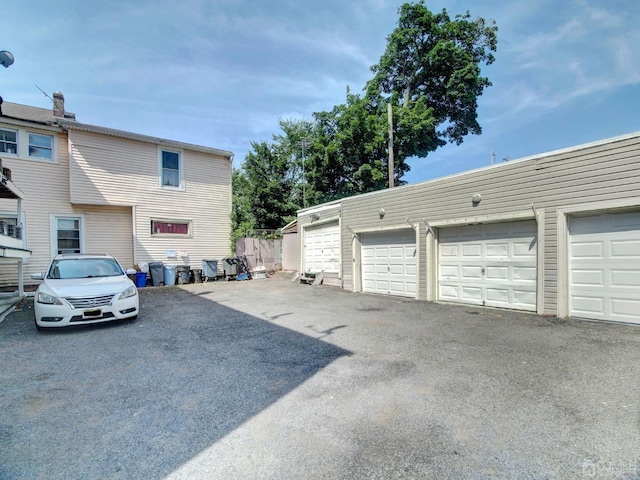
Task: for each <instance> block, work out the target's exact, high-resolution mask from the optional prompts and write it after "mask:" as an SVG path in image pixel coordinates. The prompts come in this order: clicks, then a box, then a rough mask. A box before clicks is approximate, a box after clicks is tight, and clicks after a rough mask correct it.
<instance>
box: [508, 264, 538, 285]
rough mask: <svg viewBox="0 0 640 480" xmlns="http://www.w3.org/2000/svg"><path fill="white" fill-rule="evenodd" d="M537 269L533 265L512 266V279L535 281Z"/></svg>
mask: <svg viewBox="0 0 640 480" xmlns="http://www.w3.org/2000/svg"><path fill="white" fill-rule="evenodd" d="M536 273H537V269H536V268H535V267H520V266H514V267H513V280H514V281H517V280H525V281H528V282H535V281H536V277H537V275H536Z"/></svg>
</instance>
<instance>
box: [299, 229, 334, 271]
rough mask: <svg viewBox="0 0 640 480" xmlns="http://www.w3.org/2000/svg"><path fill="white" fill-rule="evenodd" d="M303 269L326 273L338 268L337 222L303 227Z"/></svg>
mask: <svg viewBox="0 0 640 480" xmlns="http://www.w3.org/2000/svg"><path fill="white" fill-rule="evenodd" d="M304 239H305V240H304V242H305V245H304V246H305V269H306V270H313V271H320V270H323V271H325V272H328V273H338V272H339V270H340V229H339V224H338V222H330V223H327V224H324V225H318V226H313V227H307V228H305V237H304Z"/></svg>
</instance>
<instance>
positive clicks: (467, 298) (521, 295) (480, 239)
mask: <svg viewBox="0 0 640 480" xmlns="http://www.w3.org/2000/svg"><path fill="white" fill-rule="evenodd" d="M536 239H537V224H536V222H535V220H527V221H518V222H505V223H487V224H481V225H468V226H461V227H450V228H442V229H440V231H439V238H438V242H439V259H438V260H439V277H438V286H439V296H438V298H439V299H440V300H441V301H446V302H456V303H470V304H475V305H486V306H491V307H501V308H512V309H516V310H530V311H534V312H535V311H536V285H537V284H536V252H537V241H536Z"/></svg>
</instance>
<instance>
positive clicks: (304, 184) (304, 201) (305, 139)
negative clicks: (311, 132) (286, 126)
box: [299, 137, 311, 208]
mask: <svg viewBox="0 0 640 480" xmlns="http://www.w3.org/2000/svg"><path fill="white" fill-rule="evenodd" d="M310 140H311V139H310V138H309V137H303V138H302V140H300V142H299V145H300V146H301V147H302V208H307V174H306V170H305V168H304V149H305V147H308V146H309V145H311V143H310Z"/></svg>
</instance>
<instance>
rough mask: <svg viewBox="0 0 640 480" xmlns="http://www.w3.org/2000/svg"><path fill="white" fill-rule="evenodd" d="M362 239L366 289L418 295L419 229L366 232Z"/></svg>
mask: <svg viewBox="0 0 640 480" xmlns="http://www.w3.org/2000/svg"><path fill="white" fill-rule="evenodd" d="M361 241H362V291H364V292H368V293H383V294H387V295H399V296H402V297H413V298H415V296H416V272H417V268H416V261H417V259H416V234H415V231H414V230H413V229H407V230H397V231H388V232H376V233H364V234H362V237H361Z"/></svg>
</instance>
